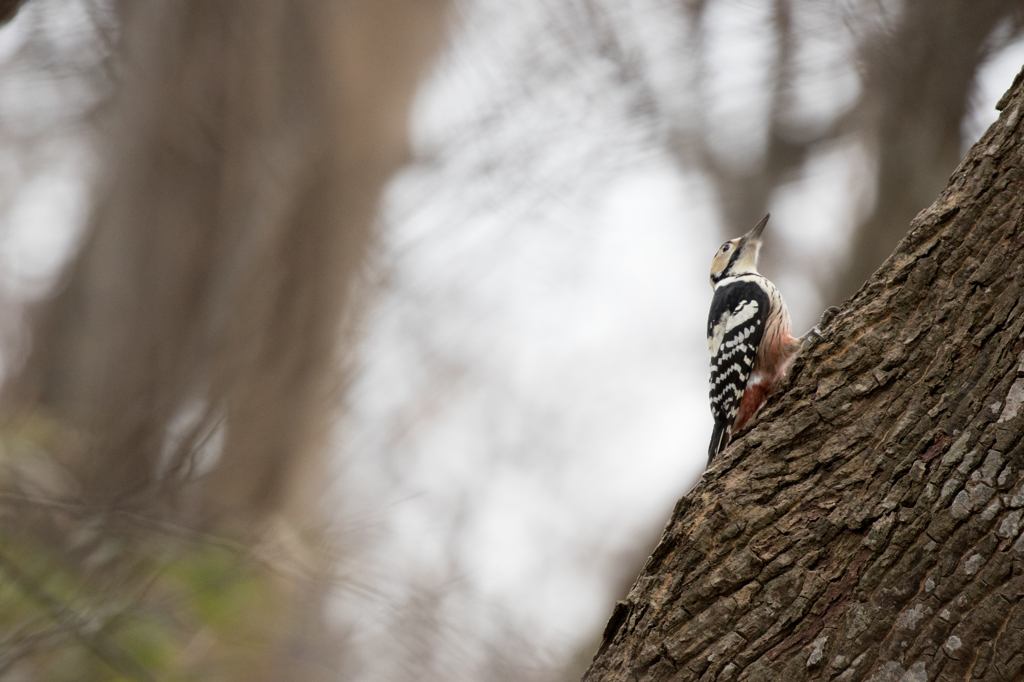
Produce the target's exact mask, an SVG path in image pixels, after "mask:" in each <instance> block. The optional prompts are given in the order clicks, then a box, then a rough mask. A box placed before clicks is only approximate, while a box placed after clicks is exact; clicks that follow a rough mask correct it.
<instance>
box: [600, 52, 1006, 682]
mask: <svg viewBox="0 0 1024 682" xmlns="http://www.w3.org/2000/svg"><path fill="white" fill-rule="evenodd" d="M1022 74H1024V72H1022ZM1021 79H1022V76H1021V75H1018V77H1017V79H1016V80H1015V81H1014V84H1013V87H1012V88H1011V90H1010V92H1008V93H1007V95H1006V96H1005V97H1004V98H1003V101H1002V102H1001V103H1000V104H1001V105H1003V106H1002V107H1001V108H1002V115H1001V116H1000V118H999V120H998V121H997V122H996V123H995V124H993V126H992V127H991V128H990V129H989V131H988V132H987V133H986V134H985V136H984V137H983V138H982V139H981V141H980V142H979V143H978V144H977V145H975V146H974V148H973V149H972V150H971V152H970V153H969V154H968V156H967V158H966V159H965V161H964V162H963V163H962V164H961V165H960V166H959V168H958V169H957V170H956V172H955V173H954V175H953V177H952V178H951V180H950V183H949V185H948V187H947V188H946V189H945V190H944V191H943V193H942V194H941V195H940V197H939V198H938V200H937V201H936V202H935V203H934V204H933V205H932V206H931V207H930V208H929V209H927V210H925V211H922V212H921V213H920V214H919V215H918V216H917V217H916V218H915V219H914V220H913V222H912V223H911V230H910V233H909V234H908V235H907V237H906V238H905V239H904V240H903V241H902V242H901V243H900V245H899V246H898V248H897V249H896V251H895V253H894V254H893V255H892V256H891V257H890V258H889V259H888V260H887V261H886V262H885V264H884V265H883V266H882V267H881V269H880V270H879V271H878V272H877V273H876V274H875V275H874V276H873V277H872V278H871V279H870V280H869V281H868V282H867V284H866V285H865V286H864V287H862V288H861V290H860V291H859V292H858V293H857V294H856V295H855V296H854V297H853V298H852V299H851V300H849V301H847V303H846V304H845V306H844V309H843V311H842V313H840V315H839V316H838V317H837V318H836V319H834V320H833V321H832V322H831V323H830V325H829V326H828V327H827V328H826V330H825V332H824V338H823V340H822V341H821V342H819V343H818V344H817V345H816V346H814V347H813V348H811V349H810V350H809V351H808V352H806V353H805V354H804V355H803V356H802V357H801V358H800V359H799V360H798V361H797V363H796V364H795V366H794V368H793V371H792V373H791V375H790V378H789V379H788V380H787V382H786V384H785V385H784V386H783V387H782V388H781V389H780V392H779V394H778V395H777V396H776V397H775V398H773V399H772V400H771V401H770V402H769V404H768V406H767V408H766V409H765V410H764V411H763V413H762V414H761V416H760V417H759V418H758V419H757V420H756V421H755V423H754V424H753V426H752V427H751V428H750V429H749V430H748V431H747V432H746V433H745V434H741V435H740V437H739V438H738V439H737V440H736V441H735V442H734V443H733V444H732V445H731V446H730V447H729V449H728V450H726V452H725V453H724V454H723V455H722V456H721V457H720V459H719V460H718V461H717V462H716V463H715V466H714V467H712V468H711V469H709V470H708V472H707V473H706V474H705V475H704V478H703V480H702V481H701V483H700V484H699V485H698V486H697V488H695V489H694V490H693V491H692V492H691V493H690V494H689V495H687V496H686V497H684V498H683V499H681V500H680V501H679V503H678V504H677V506H676V509H675V511H674V512H673V515H672V518H671V520H670V521H669V523H668V525H667V526H666V529H665V532H664V535H663V537H662V539H661V542H660V543H659V544H658V546H657V547H656V548H655V550H654V552H653V554H652V556H651V557H650V558H649V560H648V561H647V564H646V565H645V567H644V569H643V571H642V572H641V574H640V576H639V578H638V579H637V581H636V583H635V584H634V586H633V588H632V590H631V591H630V593H629V595H628V596H627V598H626V600H625V601H623V602H620V603H619V604H618V605H617V606H616V608H615V610H614V612H613V614H612V617H611V620H610V621H609V623H608V627H607V629H606V632H605V637H604V641H603V642H602V644H601V646H600V649H599V651H598V653H597V655H596V657H595V660H594V663H593V664H592V666H591V668H590V670H589V671H588V672H587V674H586V675H585V676H584V679H585V680H588V681H591V682H594V681H597V680H602V681H612V680H645V681H650V682H658V681H660V680H679V681H682V680H702V681H703V680H722V681H725V680H787V681H793V680H810V679H813V680H831V679H836V680H842V682H848V681H854V680H871V681H872V682H883V681H891V682H897V681H899V680H902V681H903V682H924V681H926V680H954V679H955V680H1014V679H1022V678H1024V608H1022V607H1021V597H1022V595H1024V536H1022V535H1021V533H1020V531H1021V530H1022V529H1024V522H1022V514H1024V442H1022V441H1021V435H1022V433H1024V409H1021V405H1022V403H1024V301H1022V300H1021V296H1022V293H1024V220H1022V212H1024V192H1022V190H1024V170H1022V169H1024V146H1022V144H1021V138H1022V137H1024V128H1022V123H1021V120H1020V118H1021V112H1022V109H1024V86H1022V83H1021Z"/></svg>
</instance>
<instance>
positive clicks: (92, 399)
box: [5, 0, 446, 680]
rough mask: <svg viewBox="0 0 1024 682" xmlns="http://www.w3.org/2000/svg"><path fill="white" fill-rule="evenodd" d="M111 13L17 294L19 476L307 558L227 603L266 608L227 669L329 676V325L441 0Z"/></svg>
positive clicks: (337, 324) (95, 505)
mask: <svg viewBox="0 0 1024 682" xmlns="http://www.w3.org/2000/svg"><path fill="white" fill-rule="evenodd" d="M113 11H114V14H115V17H114V18H115V20H116V25H117V27H118V28H117V44H116V46H115V58H114V69H115V71H116V76H115V78H116V91H115V94H114V95H113V97H112V98H111V101H110V102H109V103H108V105H107V107H106V108H105V110H104V111H102V112H100V114H99V116H98V120H97V124H98V134H99V137H100V140H99V142H98V148H99V149H100V155H101V158H100V162H99V170H98V173H97V180H96V183H95V190H94V195H93V197H92V201H93V206H94V208H93V211H92V215H91V218H90V220H89V223H88V226H87V228H86V230H85V234H84V236H83V237H82V246H81V248H80V250H79V252H78V254H77V255H76V256H75V257H74V258H73V259H72V261H71V263H70V265H69V266H68V267H67V269H66V272H65V273H64V275H63V277H62V278H61V280H60V282H59V284H58V286H57V288H56V290H55V292H54V294H53V295H52V296H50V297H49V298H47V299H46V300H44V301H43V302H41V303H40V304H39V305H38V306H37V307H36V309H35V310H34V312H33V313H32V322H31V324H30V329H29V334H28V335H27V336H26V338H27V339H28V340H29V341H30V345H28V346H27V347H26V348H25V349H24V352H25V357H24V361H23V363H22V364H21V366H20V367H19V368H18V369H17V371H16V372H15V373H14V375H13V376H11V377H10V379H9V380H8V383H7V387H6V392H5V397H6V408H7V410H8V415H9V416H11V417H12V418H13V419H16V420H21V421H23V422H24V421H28V420H30V419H33V418H35V419H38V418H44V419H45V420H46V421H47V423H49V424H50V425H52V428H53V429H54V432H55V436H54V438H53V441H52V447H51V454H52V456H53V458H54V466H53V468H52V473H53V476H52V477H51V479H50V480H51V481H52V485H51V486H50V488H49V489H47V490H44V491H37V492H40V493H42V494H45V495H46V497H47V498H48V499H51V500H62V501H64V502H65V503H66V504H68V505H72V506H73V507H74V509H76V510H77V512H79V516H88V517H93V518H96V517H100V516H102V517H103V518H108V517H110V516H112V515H115V514H121V515H122V518H124V514H131V515H132V516H133V517H139V518H145V519H147V520H148V521H150V522H152V521H154V520H160V522H162V523H170V524H175V525H176V526H177V527H182V528H190V529H195V530H199V531H201V532H202V533H214V534H217V535H219V536H225V537H232V538H235V539H236V541H237V542H239V543H241V544H239V545H238V546H237V549H238V551H239V552H241V554H240V555H239V560H242V558H244V554H245V552H246V551H256V548H258V547H264V548H266V546H268V545H269V546H275V545H280V546H281V549H279V550H277V551H278V553H279V554H282V555H284V556H285V558H286V559H287V560H288V561H290V562H291V563H293V564H296V565H298V566H299V567H300V568H301V569H304V570H305V572H306V575H304V578H303V579H294V580H285V581H284V582H283V583H281V581H280V580H279V579H278V577H276V576H274V577H272V578H271V579H270V580H271V582H272V583H280V585H279V587H278V588H274V589H273V590H272V591H273V592H274V593H275V594H276V597H275V598H274V599H273V600H271V603H272V606H268V607H267V608H265V609H262V610H261V609H258V608H257V609H255V610H253V611H251V612H249V613H246V614H245V615H244V618H245V619H246V620H250V621H259V620H261V619H262V620H264V621H276V622H273V623H267V624H266V629H265V633H264V634H265V637H266V641H264V642H262V643H261V644H260V645H259V646H258V647H257V648H254V649H253V650H250V651H248V652H247V654H246V656H248V657H250V658H251V659H252V660H249V661H247V662H246V663H245V665H244V666H243V668H242V669H241V670H245V671H246V672H245V673H244V675H243V673H241V672H238V677H237V678H236V679H246V680H252V679H257V678H258V679H266V680H285V679H313V678H316V679H320V678H326V679H333V678H334V677H335V676H336V675H337V674H338V673H337V665H336V664H337V662H336V661H335V662H334V664H332V665H331V666H319V667H318V665H317V664H318V661H319V662H320V663H322V662H323V661H320V659H318V656H319V657H324V656H326V657H327V658H328V659H330V658H331V657H332V653H333V651H334V650H335V649H336V648H337V645H336V643H335V644H324V642H323V640H324V639H325V635H324V634H323V630H324V627H325V626H324V621H323V616H324V611H325V608H326V603H325V596H326V591H327V584H328V583H325V582H323V581H324V580H326V579H328V578H329V577H330V571H331V567H330V564H329V557H330V555H329V553H326V552H324V550H323V548H322V547H321V545H322V544H323V543H324V542H325V538H324V536H323V533H324V531H325V520H324V517H323V516H322V510H321V507H320V504H321V501H322V496H323V493H324V491H325V490H326V487H327V485H328V483H329V480H330V477H329V473H330V472H329V469H328V467H327V465H326V459H325V454H324V449H325V445H326V442H325V441H326V436H327V429H328V427H329V426H330V424H331V423H332V422H331V418H332V416H333V415H334V413H335V411H336V408H337V407H338V395H339V391H340V390H341V386H342V379H343V376H342V371H341V369H342V361H343V358H344V355H345V353H346V344H347V343H348V342H349V341H350V339H348V338H347V337H346V335H345V334H344V333H343V331H344V329H345V328H346V324H350V323H349V322H348V321H347V319H346V315H348V314H351V313H352V312H353V310H352V302H353V293H352V290H353V282H354V280H355V277H356V275H357V273H358V272H359V271H360V266H361V265H362V263H363V260H364V257H365V254H366V253H367V250H368V246H369V243H370V241H371V239H372V227H373V223H374V216H375V214H376V211H377V203H378V199H379V197H380V195H381V191H382V189H383V186H384V184H385V182H386V181H387V180H388V178H389V177H390V175H391V174H392V173H393V172H394V171H395V170H396V169H397V168H398V167H399V166H400V165H401V164H402V163H403V162H404V161H405V160H406V158H407V155H408V152H407V141H406V135H407V120H408V115H409V110H410V106H411V102H412V97H413V94H414V92H415V89H416V85H417V83H418V81H419V78H420V76H421V75H422V74H423V73H424V70H425V67H426V66H427V65H429V64H430V63H431V59H432V56H433V54H434V52H435V51H436V49H437V48H438V46H439V45H440V42H441V37H442V34H443V32H444V24H445V15H446V3H445V2H443V1H442V0H351V1H347V2H321V1H319V0H251V1H247V2H245V3H241V4H239V3H237V2H229V1H224V0H161V1H153V2H143V3H139V2H129V1H120V2H116V3H115V4H114V5H113ZM246 547H248V548H249V550H246V549H245V548H246ZM188 551H196V550H194V549H189V550H188ZM303 552H304V553H306V554H307V555H308V557H304V556H303ZM12 561H13V560H12ZM11 570H12V573H11V576H15V575H16V573H15V572H14V571H15V568H12V569H11ZM300 577H302V576H300ZM224 589H227V588H226V587H225V588H224ZM317 641H320V643H321V644H323V646H320V647H319V649H318V650H316V651H315V652H314V651H313V649H315V648H316V646H315V644H316V642H317ZM108 658H110V657H108ZM131 658H132V656H131V652H130V651H127V650H126V651H125V652H123V653H121V654H119V655H118V656H115V657H113V659H112V660H122V659H123V660H129V661H130V660H131ZM242 658H244V656H243V657H242ZM260 662H262V664H261V663H260ZM121 668H122V670H121V672H122V673H123V672H124V671H125V670H127V671H129V672H132V671H135V670H136V668H139V666H138V665H126V666H121ZM140 669H141V668H140ZM236 672H237V671H236ZM154 674H155V673H154ZM219 674H220V675H224V674H227V673H226V672H225V671H221V673H219ZM229 677H230V675H229ZM217 679H228V677H221V676H218V677H217Z"/></svg>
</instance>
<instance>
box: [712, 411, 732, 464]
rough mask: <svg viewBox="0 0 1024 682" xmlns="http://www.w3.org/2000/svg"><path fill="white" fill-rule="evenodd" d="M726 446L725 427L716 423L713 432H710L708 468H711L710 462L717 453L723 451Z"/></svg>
mask: <svg viewBox="0 0 1024 682" xmlns="http://www.w3.org/2000/svg"><path fill="white" fill-rule="evenodd" d="M728 444H729V431H728V429H726V425H725V424H721V423H719V422H717V421H716V422H715V430H714V431H712V432H711V445H709V446H708V466H711V460H713V459H714V458H715V455H717V454H718V453H719V452H721V451H722V450H725V446H726V445H728Z"/></svg>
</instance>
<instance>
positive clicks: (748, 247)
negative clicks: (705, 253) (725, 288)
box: [711, 213, 771, 289]
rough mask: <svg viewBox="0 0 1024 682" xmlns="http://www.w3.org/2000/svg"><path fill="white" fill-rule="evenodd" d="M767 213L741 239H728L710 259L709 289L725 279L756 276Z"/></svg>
mask: <svg viewBox="0 0 1024 682" xmlns="http://www.w3.org/2000/svg"><path fill="white" fill-rule="evenodd" d="M770 216H771V214H770V213H769V214H768V215H766V216H765V217H764V218H761V222H759V223H758V224H757V225H755V226H754V229H752V230H751V231H750V232H747V233H746V234H745V235H743V236H742V237H736V239H730V240H729V241H727V242H726V243H724V244H722V246H721V247H720V248H719V249H718V252H717V253H716V254H715V257H714V258H712V259H711V288H712V289H714V288H715V287H717V286H718V283H719V282H721V281H722V280H723V279H725V278H726V277H738V276H739V275H752V274H757V256H758V253H759V252H760V251H761V233H762V232H764V226H765V225H767V224H768V218H769V217H770Z"/></svg>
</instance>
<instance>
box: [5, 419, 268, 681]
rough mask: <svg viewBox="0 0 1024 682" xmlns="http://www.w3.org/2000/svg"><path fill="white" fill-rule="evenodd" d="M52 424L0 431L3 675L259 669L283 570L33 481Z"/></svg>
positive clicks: (189, 676) (248, 674) (50, 677)
mask: <svg viewBox="0 0 1024 682" xmlns="http://www.w3.org/2000/svg"><path fill="white" fill-rule="evenodd" d="M52 436H53V429H52V428H50V427H49V426H47V425H46V424H44V423H42V422H40V421H39V420H36V421H35V422H28V423H26V424H25V425H24V426H23V427H22V428H19V429H18V430H17V431H16V432H12V433H7V434H5V436H4V438H3V440H2V443H3V446H4V447H3V453H2V456H0V462H2V465H3V466H2V470H0V516H2V518H0V528H2V530H0V680H12V681H13V680H32V681H33V682H35V681H38V682H83V681H92V680H95V681H97V682H114V681H118V682H120V681H123V680H161V681H164V680H166V681H169V682H177V681H182V682H185V681H189V680H209V679H258V678H261V677H264V676H265V674H266V670H265V669H263V668H264V667H265V666H266V664H267V662H268V661H269V660H270V658H271V656H272V654H273V652H269V651H266V650H265V648H266V644H265V643H266V642H267V641H273V638H272V637H271V635H273V634H279V630H278V628H279V627H280V626H279V625H278V624H279V623H282V622H284V621H285V620H287V619H286V618H285V617H284V614H283V613H282V610H283V607H282V605H283V604H284V603H285V600H284V599H282V597H283V596H284V591H285V590H287V589H288V586H287V582H286V581H283V580H282V578H281V576H280V575H279V574H278V573H275V572H274V571H273V570H271V568H270V567H269V566H268V565H267V564H266V563H265V562H262V561H260V560H259V559H257V558H256V557H255V556H254V555H253V553H252V551H251V549H249V548H251V545H245V544H243V543H235V542H232V541H230V540H227V539H224V538H221V537H216V536H206V535H204V534H202V533H199V532H195V531H193V530H190V529H186V528H180V527H175V526H173V525H170V524H167V523H161V522H160V521H159V520H157V519H152V518H147V517H145V516H144V515H143V513H142V512H137V511H133V512H130V513H129V512H127V511H125V510H103V511H100V510H96V509H90V508H89V507H88V506H87V505H85V504H81V503H78V502H71V501H68V500H67V499H66V498H55V497H53V496H46V495H42V494H41V493H40V492H39V490H38V486H35V488H36V489H35V490H33V492H31V493H30V492H26V489H27V488H31V487H33V486H31V485H30V484H29V483H28V481H29V480H30V475H31V474H32V473H33V471H34V473H35V474H36V475H37V476H38V471H39V470H40V468H41V465H43V464H44V463H45V461H46V456H47V455H46V451H47V447H46V446H47V445H50V444H52ZM154 531H156V532H154Z"/></svg>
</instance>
